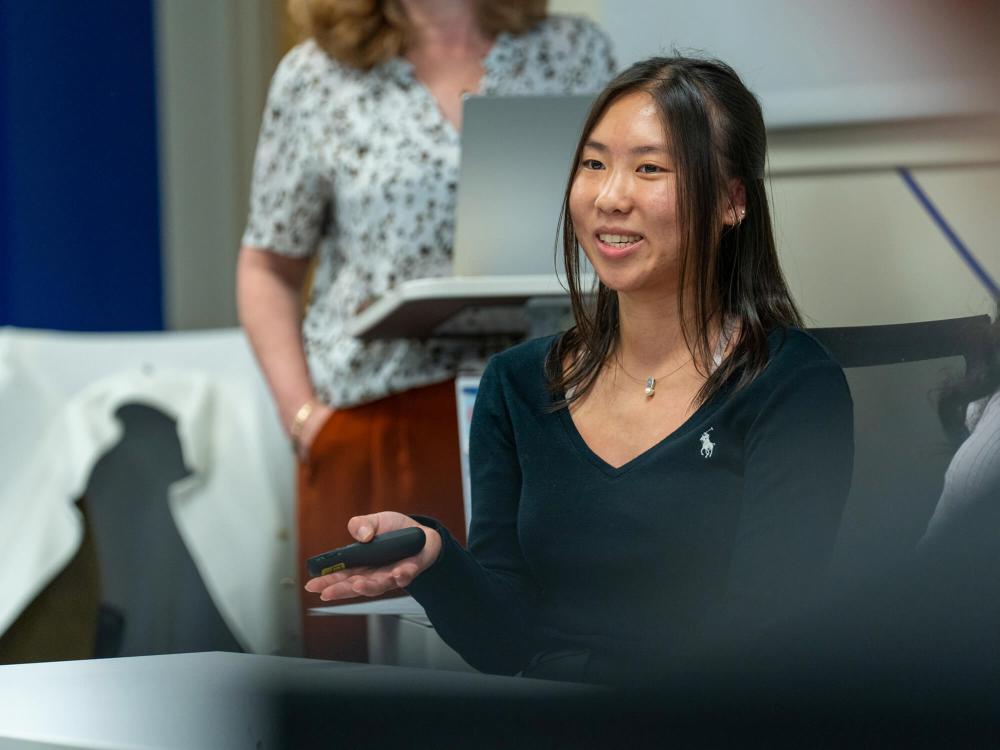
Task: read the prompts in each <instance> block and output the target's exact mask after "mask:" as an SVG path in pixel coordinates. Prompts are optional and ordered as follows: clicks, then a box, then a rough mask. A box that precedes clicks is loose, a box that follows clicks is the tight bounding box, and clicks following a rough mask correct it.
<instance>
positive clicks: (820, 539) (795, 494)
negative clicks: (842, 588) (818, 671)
mask: <svg viewBox="0 0 1000 750" xmlns="http://www.w3.org/2000/svg"><path fill="white" fill-rule="evenodd" d="M744 450H745V453H744V493H743V501H742V509H741V515H740V519H739V524H738V527H737V530H736V536H735V540H734V545H733V550H732V556H731V562H730V566H729V576H728V584H727V590H726V592H725V594H724V597H723V600H722V603H721V606H720V607H719V609H718V611H717V612H716V613H715V615H716V616H715V617H714V618H713V622H712V623H710V631H709V632H710V633H711V634H712V635H726V633H719V632H718V631H719V630H720V629H725V630H731V631H734V632H729V633H728V635H733V636H743V635H748V634H752V633H753V632H754V631H757V630H759V629H760V628H763V627H765V626H767V625H769V624H771V623H773V622H775V621H777V620H780V619H782V618H783V617H785V616H787V615H789V614H791V613H793V612H795V611H796V610H797V609H799V608H800V607H801V606H803V605H804V604H806V603H807V602H808V600H809V599H810V597H812V596H814V595H815V594H816V593H817V590H818V589H820V588H821V587H822V586H823V585H824V583H825V582H826V580H827V567H828V565H829V562H830V559H831V557H832V554H833V547H834V542H835V539H836V535H837V530H838V528H839V526H840V517H841V514H842V512H843V508H844V504H845V502H846V500H847V495H848V492H849V491H850V486H851V473H852V467H853V461H854V411H853V404H852V401H851V394H850V390H849V388H848V386H847V381H846V380H845V378H844V374H843V372H842V370H841V369H840V368H839V367H838V366H837V365H836V364H834V363H833V362H823V363H815V364H810V365H806V366H804V367H800V368H796V369H795V371H793V372H789V373H788V374H787V377H786V378H784V379H783V380H782V382H780V383H778V384H776V387H775V388H774V389H773V390H772V391H771V392H770V393H769V394H768V397H767V399H766V401H765V403H764V404H763V406H762V408H761V410H760V412H759V414H758V416H757V418H756V419H755V420H754V422H753V424H752V425H751V426H750V429H749V431H748V433H747V437H746V442H745V447H744ZM736 631H738V632H736Z"/></svg>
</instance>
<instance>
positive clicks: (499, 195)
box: [349, 96, 593, 339]
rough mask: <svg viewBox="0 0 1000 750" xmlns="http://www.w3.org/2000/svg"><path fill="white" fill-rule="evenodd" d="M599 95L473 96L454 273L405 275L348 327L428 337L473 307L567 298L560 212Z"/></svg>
mask: <svg viewBox="0 0 1000 750" xmlns="http://www.w3.org/2000/svg"><path fill="white" fill-rule="evenodd" d="M592 98H593V97H589V96H505V97H486V96H470V97H466V99H465V100H464V102H463V111H462V119H463V125H462V163H461V167H460V169H459V179H458V196H457V207H456V215H455V221H456V226H455V247H454V251H453V255H452V259H453V269H454V275H453V276H446V277H440V278H429V279H410V280H409V281H404V282H403V283H402V284H400V285H398V286H397V287H396V288H395V289H393V290H391V291H390V292H388V293H387V294H386V295H384V296H383V297H382V298H381V299H379V300H377V301H376V302H375V303H373V304H372V305H371V306H369V307H368V308H366V309H365V310H364V311H363V312H361V313H359V314H358V316H357V317H356V318H355V319H354V321H352V324H351V326H350V329H349V330H350V332H351V335H353V336H358V337H360V338H363V339H377V338H398V337H417V338H422V337H425V336H428V335H430V334H431V333H432V331H434V330H435V329H436V328H437V326H438V325H440V324H441V323H443V322H444V321H447V320H449V319H451V318H452V316H454V315H456V314H458V313H459V312H460V311H462V310H463V309H465V308H466V307H470V306H497V305H503V306H521V305H523V304H524V303H525V302H526V301H527V300H529V299H537V298H546V297H548V298H559V299H561V298H564V296H565V293H566V292H565V288H564V286H563V283H562V281H561V280H560V278H559V277H560V276H562V275H563V271H562V268H563V266H562V252H561V249H558V250H557V248H556V241H557V239H558V237H559V232H558V225H559V211H560V209H561V208H562V200H563V193H564V192H565V190H566V181H567V179H568V178H569V173H570V168H571V166H572V165H571V164H570V162H571V161H572V159H573V149H574V148H575V146H576V142H577V139H578V138H579V135H580V131H581V130H582V128H583V121H584V119H585V118H586V115H587V111H588V109H589V108H590V103H591V101H592Z"/></svg>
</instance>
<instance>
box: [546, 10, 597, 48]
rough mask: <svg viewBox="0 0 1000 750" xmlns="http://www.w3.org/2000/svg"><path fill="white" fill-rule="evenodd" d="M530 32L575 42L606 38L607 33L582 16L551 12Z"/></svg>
mask: <svg viewBox="0 0 1000 750" xmlns="http://www.w3.org/2000/svg"><path fill="white" fill-rule="evenodd" d="M532 32H534V33H535V34H537V35H539V36H540V37H544V38H548V39H551V40H566V41H567V42H572V43H577V42H582V41H588V40H595V39H601V40H607V39H608V35H607V34H605V33H604V31H603V30H602V29H601V27H600V26H598V25H597V24H596V23H594V22H593V21H591V20H590V19H589V18H586V17H584V16H574V15H563V14H561V13H552V14H550V15H548V16H546V17H545V18H544V19H543V20H542V21H540V22H539V23H538V24H537V25H536V26H535V27H534V29H532Z"/></svg>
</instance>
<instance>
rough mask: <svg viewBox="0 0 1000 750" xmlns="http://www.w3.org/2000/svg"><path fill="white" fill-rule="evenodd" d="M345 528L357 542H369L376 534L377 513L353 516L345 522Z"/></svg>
mask: <svg viewBox="0 0 1000 750" xmlns="http://www.w3.org/2000/svg"><path fill="white" fill-rule="evenodd" d="M347 530H348V531H349V532H350V534H351V536H353V537H354V538H355V539H357V540H358V541H359V542H369V541H371V540H372V539H373V538H374V537H375V535H376V534H378V513H372V514H371V515H368V516H354V517H353V518H352V519H351V520H350V521H348V522H347Z"/></svg>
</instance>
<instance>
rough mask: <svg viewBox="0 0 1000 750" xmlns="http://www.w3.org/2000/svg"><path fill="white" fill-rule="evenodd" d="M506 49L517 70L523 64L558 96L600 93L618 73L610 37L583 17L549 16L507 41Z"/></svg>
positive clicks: (513, 66) (525, 68) (508, 38)
mask: <svg viewBox="0 0 1000 750" xmlns="http://www.w3.org/2000/svg"><path fill="white" fill-rule="evenodd" d="M504 48H505V50H506V51H507V52H508V54H509V55H510V60H511V63H512V68H513V69H514V70H520V69H521V67H522V65H521V63H523V64H524V66H523V67H524V70H526V71H531V72H532V73H533V74H534V75H536V76H538V77H539V79H540V82H542V83H546V84H547V85H549V86H554V87H556V88H554V89H553V92H558V93H588V92H593V91H597V90H599V89H601V88H603V87H604V85H605V84H606V83H607V82H608V81H609V80H611V78H612V77H613V76H614V74H615V72H616V70H617V65H616V63H615V57H614V50H613V47H612V44H611V40H610V39H609V38H608V35H607V34H605V33H604V31H602V30H601V28H600V27H599V26H597V24H595V23H594V22H593V21H591V20H589V19H587V18H583V17H581V16H564V15H550V16H547V17H546V18H545V19H544V20H542V21H540V22H539V23H538V24H536V25H535V26H534V27H533V28H532V29H531V30H530V31H528V32H526V33H524V34H521V35H519V36H516V37H507V41H506V42H505V43H504Z"/></svg>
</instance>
